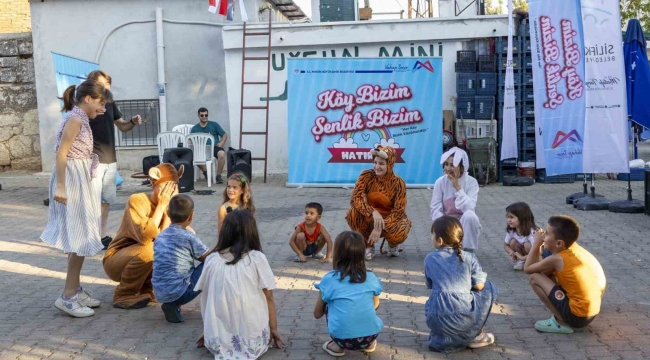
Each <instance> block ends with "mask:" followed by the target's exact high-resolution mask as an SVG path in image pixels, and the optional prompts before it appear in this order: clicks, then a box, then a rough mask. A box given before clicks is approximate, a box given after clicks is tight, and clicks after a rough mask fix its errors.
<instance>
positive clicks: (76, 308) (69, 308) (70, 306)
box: [54, 294, 95, 318]
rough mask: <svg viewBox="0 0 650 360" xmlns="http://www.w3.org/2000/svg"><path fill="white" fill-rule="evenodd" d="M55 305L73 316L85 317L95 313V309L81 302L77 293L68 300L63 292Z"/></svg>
mask: <svg viewBox="0 0 650 360" xmlns="http://www.w3.org/2000/svg"><path fill="white" fill-rule="evenodd" d="M54 306H55V307H56V308H57V309H59V310H61V311H63V312H64V313H66V314H68V315H70V316H72V317H77V318H84V317H89V316H93V315H95V311H94V310H93V309H91V308H89V307H87V306H84V305H81V304H80V303H79V300H78V297H77V295H75V296H73V297H71V298H70V299H67V300H66V299H64V298H63V294H61V296H59V298H58V299H56V301H55V302H54Z"/></svg>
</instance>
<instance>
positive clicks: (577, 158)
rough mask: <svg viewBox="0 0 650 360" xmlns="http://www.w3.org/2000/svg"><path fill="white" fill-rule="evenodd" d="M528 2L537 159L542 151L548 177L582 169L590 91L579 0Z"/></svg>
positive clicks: (534, 0) (535, 0)
mask: <svg viewBox="0 0 650 360" xmlns="http://www.w3.org/2000/svg"><path fill="white" fill-rule="evenodd" d="M528 6H529V10H530V14H529V17H530V37H531V48H532V58H533V78H534V81H533V83H534V84H535V85H534V86H535V90H534V93H535V127H536V128H537V130H538V133H541V140H542V141H541V144H538V157H539V153H540V150H541V151H542V153H543V160H544V161H542V162H541V164H543V163H544V162H545V166H546V174H547V175H549V176H550V175H560V174H574V173H581V172H583V171H582V165H583V144H584V138H585V132H584V131H585V108H586V101H585V98H586V91H585V59H584V38H583V30H582V14H581V7H580V1H579V0H530V1H529V2H528ZM539 139H540V137H538V140H539ZM538 163H539V161H538Z"/></svg>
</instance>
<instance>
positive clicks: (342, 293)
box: [314, 231, 384, 357]
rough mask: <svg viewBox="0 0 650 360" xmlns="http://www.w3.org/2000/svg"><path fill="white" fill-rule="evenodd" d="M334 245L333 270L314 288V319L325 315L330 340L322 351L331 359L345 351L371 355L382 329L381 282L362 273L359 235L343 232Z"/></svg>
mask: <svg viewBox="0 0 650 360" xmlns="http://www.w3.org/2000/svg"><path fill="white" fill-rule="evenodd" d="M335 244H336V247H335V248H334V270H332V271H330V272H328V273H327V274H325V276H323V278H322V279H321V281H320V283H319V284H316V285H315V286H316V288H317V289H318V290H319V296H318V300H316V307H315V308H314V317H315V318H316V319H320V318H321V317H323V315H325V316H326V318H327V331H328V332H329V335H330V337H331V338H332V340H328V341H327V342H325V344H323V350H325V352H327V353H328V354H330V355H332V356H335V357H339V356H344V355H345V351H346V350H361V351H363V352H365V353H371V352H373V351H375V349H376V348H377V336H379V332H380V331H381V329H382V327H383V326H384V323H383V322H382V321H381V319H380V318H379V317H378V316H377V313H376V309H377V307H379V294H381V282H380V281H379V279H378V278H377V277H376V276H375V275H374V274H373V272H372V271H367V270H366V261H365V258H364V256H365V252H366V241H365V239H364V238H363V235H361V234H360V233H358V232H356V231H344V232H342V233H340V234H339V236H337V237H336V241H335Z"/></svg>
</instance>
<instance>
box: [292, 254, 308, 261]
mask: <svg viewBox="0 0 650 360" xmlns="http://www.w3.org/2000/svg"><path fill="white" fill-rule="evenodd" d="M293 262H307V260H304V261H303V260H300V256H298V255H296V256H295V257H294V258H293Z"/></svg>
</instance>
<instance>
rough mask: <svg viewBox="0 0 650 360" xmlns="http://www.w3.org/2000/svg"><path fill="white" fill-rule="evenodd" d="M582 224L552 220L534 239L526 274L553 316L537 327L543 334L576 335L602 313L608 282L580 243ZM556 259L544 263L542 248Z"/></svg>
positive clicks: (566, 220) (569, 220) (596, 262)
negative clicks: (575, 332) (577, 330)
mask: <svg viewBox="0 0 650 360" xmlns="http://www.w3.org/2000/svg"><path fill="white" fill-rule="evenodd" d="M579 236H580V227H579V226H578V222H577V221H576V220H575V219H573V218H572V217H569V216H552V217H551V218H550V219H549V220H548V224H547V225H546V231H545V232H542V231H541V230H540V231H538V232H536V233H535V235H534V236H533V246H532V248H531V250H530V253H529V255H528V258H527V259H526V264H525V265H524V271H525V272H526V274H530V275H531V276H530V286H531V287H532V288H533V291H534V292H535V294H537V296H538V297H539V298H540V299H541V300H542V301H543V302H544V304H545V305H546V307H547V308H548V309H549V310H551V312H552V313H553V316H552V317H551V318H550V319H548V320H540V321H538V322H536V323H535V329H537V331H541V332H551V333H563V334H571V333H573V328H583V327H585V326H587V325H589V324H590V323H591V322H592V321H593V320H594V318H595V317H596V315H598V313H600V303H601V300H602V298H603V294H604V293H605V287H606V286H607V280H606V279H605V273H604V272H603V268H602V266H600V263H599V262H598V260H596V258H595V257H594V256H593V255H592V254H591V253H590V252H589V251H587V250H585V249H584V248H583V247H582V246H580V245H578V243H577V240H578V237H579ZM542 245H544V249H545V250H548V251H550V252H552V253H553V255H551V256H549V257H547V258H545V259H543V260H541V259H540V254H541V247H542ZM553 277H554V278H555V279H554V278H553Z"/></svg>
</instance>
